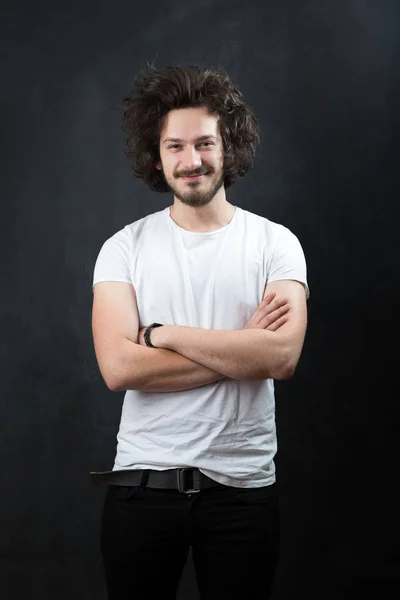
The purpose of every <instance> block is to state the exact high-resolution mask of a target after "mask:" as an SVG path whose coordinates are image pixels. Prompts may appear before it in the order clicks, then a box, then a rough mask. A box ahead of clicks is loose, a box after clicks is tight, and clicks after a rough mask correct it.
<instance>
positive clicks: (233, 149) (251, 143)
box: [122, 64, 260, 192]
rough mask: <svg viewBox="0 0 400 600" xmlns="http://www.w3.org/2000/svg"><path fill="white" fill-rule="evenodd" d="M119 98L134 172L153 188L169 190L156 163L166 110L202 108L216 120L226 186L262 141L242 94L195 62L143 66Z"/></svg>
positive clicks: (245, 166)
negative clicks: (123, 96)
mask: <svg viewBox="0 0 400 600" xmlns="http://www.w3.org/2000/svg"><path fill="white" fill-rule="evenodd" d="M134 85H135V87H134V89H133V91H132V92H131V93H129V94H128V95H127V96H126V97H125V98H124V99H123V118H122V129H123V130H124V131H125V132H126V133H127V134H128V135H127V137H126V138H125V141H126V146H127V149H126V150H125V151H124V154H125V155H126V156H127V157H129V158H133V159H134V162H133V166H132V169H133V171H134V173H135V176H136V177H138V178H140V179H143V181H144V183H146V184H147V185H148V186H149V187H150V188H151V189H153V190H155V191H157V192H168V191H170V189H169V187H168V185H167V183H166V181H165V178H164V174H163V172H162V171H161V170H159V169H157V168H156V164H157V163H158V162H159V161H160V150H159V142H160V134H161V130H162V128H163V124H164V122H165V118H166V116H167V114H168V113H169V111H171V110H174V109H178V108H188V107H206V108H207V109H208V111H209V113H210V114H212V115H215V116H216V117H217V118H218V123H219V131H220V134H221V138H222V144H223V172H224V186H225V188H228V187H229V186H231V185H232V184H233V183H235V182H236V181H237V180H238V179H239V177H243V176H244V175H245V174H246V173H247V171H248V170H249V168H250V167H251V166H252V164H253V161H254V157H255V150H256V147H257V144H258V143H259V141H260V137H259V124H258V121H257V119H256V118H255V116H254V114H253V112H252V110H251V109H250V108H249V106H247V105H246V104H245V102H244V100H243V96H242V93H241V92H240V90H239V89H238V87H237V86H236V85H235V84H234V83H233V82H232V81H231V79H230V77H229V76H228V74H227V73H226V72H225V71H224V70H223V69H211V68H202V67H197V66H186V67H179V66H174V67H166V68H163V69H156V68H155V67H154V65H149V64H147V68H146V69H143V70H141V71H139V73H138V74H137V75H136V77H135V78H134Z"/></svg>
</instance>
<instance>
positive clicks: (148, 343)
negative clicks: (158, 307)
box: [143, 323, 162, 348]
mask: <svg viewBox="0 0 400 600" xmlns="http://www.w3.org/2000/svg"><path fill="white" fill-rule="evenodd" d="M155 327H162V323H152V324H151V325H149V326H148V327H147V328H146V331H145V332H144V334H143V337H144V341H145V344H146V346H149V348H156V346H153V344H152V343H151V341H150V333H151V330H152V329H154V328H155Z"/></svg>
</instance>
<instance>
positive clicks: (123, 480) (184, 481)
mask: <svg viewBox="0 0 400 600" xmlns="http://www.w3.org/2000/svg"><path fill="white" fill-rule="evenodd" d="M90 476H91V479H92V484H93V485H99V484H101V483H104V484H107V485H132V486H135V485H141V483H142V481H143V477H145V481H146V486H147V487H149V488H159V489H175V490H179V491H180V492H182V493H183V494H194V493H197V492H199V491H200V490H203V489H205V488H209V487H212V486H214V485H221V484H219V483H218V482H217V481H214V480H213V479H210V477H207V475H204V473H202V472H201V471H199V469H192V468H184V469H166V470H164V471H154V470H152V469H146V470H143V469H135V470H132V469H129V470H117V471H103V472H101V473H96V472H91V473H90Z"/></svg>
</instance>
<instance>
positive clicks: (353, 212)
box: [0, 0, 400, 600]
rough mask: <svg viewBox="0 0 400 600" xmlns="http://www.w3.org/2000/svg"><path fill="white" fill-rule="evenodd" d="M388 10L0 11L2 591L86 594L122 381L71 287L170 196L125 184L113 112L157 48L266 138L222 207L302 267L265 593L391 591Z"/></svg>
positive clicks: (100, 589) (392, 150) (395, 33)
mask: <svg viewBox="0 0 400 600" xmlns="http://www.w3.org/2000/svg"><path fill="white" fill-rule="evenodd" d="M399 18H400V10H399V3H398V2H395V1H390V0H384V1H383V0H382V1H378V0H376V1H375V2H374V1H372V0H347V1H345V0H339V1H336V2H335V1H332V0H329V1H318V0H303V1H302V2H298V1H296V0H293V1H290V0H280V2H272V1H270V0H268V1H264V2H262V1H261V0H260V1H259V2H256V1H254V0H248V1H247V2H239V1H238V0H221V1H218V0H212V1H210V0H203V1H202V2H198V3H183V2H182V3H178V2H172V1H171V0H168V1H162V0H157V1H156V2H155V3H140V4H139V3H137V2H134V1H132V0H130V1H129V2H128V1H121V0H117V1H115V2H112V3H107V2H103V1H97V2H94V1H87V2H83V3H82V4H80V3H78V2H77V1H69V2H64V3H55V2H50V1H47V2H45V1H43V0H39V1H37V2H35V3H30V2H28V0H20V1H18V0H16V1H14V2H3V3H2V25H1V35H0V44H1V46H0V47H1V104H0V111H1V134H2V135H1V149H2V158H1V173H2V194H1V237H0V239H1V259H2V261H1V262H2V276H1V325H2V328H1V332H2V335H1V339H2V343H1V354H2V361H1V369H2V375H1V378H0V398H1V419H0V423H1V437H0V448H1V464H2V470H1V495H0V532H1V533H0V574H1V578H0V595H1V597H2V598H4V599H7V600H14V599H17V598H18V599H19V598H21V597H23V595H25V597H27V598H32V599H34V600H35V599H39V598H40V599H41V600H46V599H51V600H54V599H55V598H56V599H60V600H64V599H65V600H66V599H68V600H70V598H75V599H76V600H78V599H79V600H87V599H96V600H101V599H104V598H105V595H104V585H103V579H102V571H101V563H100V556H99V548H98V534H99V519H100V513H101V506H102V501H103V494H104V490H103V489H93V488H91V487H90V485H89V478H88V473H89V471H90V470H103V469H104V470H105V469H108V468H111V466H112V461H113V458H114V451H115V435H116V430H117V426H118V421H119V416H120V410H121V403H122V399H123V393H112V392H110V391H109V390H108V389H107V388H106V386H105V384H104V383H103V381H102V379H101V377H100V374H99V371H98V368H97V364H96V360H95V355H94V348H93V342H92V337H91V306H92V290H91V284H92V274H93V267H94V261H95V258H96V256H97V253H98V251H99V249H100V247H101V245H102V243H103V242H104V241H105V239H106V238H108V237H110V236H111V235H112V234H113V233H115V232H116V231H117V230H119V229H121V228H122V227H123V226H124V225H125V224H127V223H130V222H132V221H134V220H136V219H139V218H141V217H142V216H145V215H146V214H148V213H150V212H154V211H156V210H161V209H162V208H164V207H165V206H167V204H169V203H170V201H171V197H170V196H169V195H167V194H156V193H153V192H151V191H150V190H148V189H147V188H146V187H145V186H144V185H143V184H142V182H140V181H139V180H137V179H135V178H134V176H133V174H132V172H131V167H130V164H129V162H128V160H127V159H126V158H125V157H124V155H123V135H124V134H123V132H122V130H121V128H120V118H121V114H120V112H118V110H117V109H118V107H119V106H120V105H121V99H122V97H123V96H124V94H125V93H126V92H127V91H129V90H130V88H131V84H132V80H133V75H134V73H135V72H136V71H137V69H139V68H140V67H141V66H143V65H144V64H145V62H146V61H152V60H154V59H155V63H156V65H157V66H167V65H170V64H199V65H203V66H205V65H215V66H221V67H223V68H225V69H227V70H228V72H229V73H230V74H231V76H232V78H233V79H234V80H235V81H236V82H237V83H238V84H239V86H240V88H241V89H242V91H243V93H244V95H245V97H246V99H247V101H248V102H249V104H250V105H251V106H252V107H253V109H254V110H255V112H256V114H257V116H258V118H259V120H260V124H261V130H262V145H261V148H260V151H259V153H258V156H257V159H256V162H255V165H254V168H253V169H252V170H251V171H250V172H249V174H248V175H247V176H246V178H245V179H243V180H241V181H240V182H239V183H238V184H237V185H235V186H233V187H232V188H231V189H230V190H229V192H228V199H229V200H230V201H231V202H232V203H233V204H238V205H239V206H241V207H242V208H245V209H248V210H250V211H253V212H256V213H258V214H261V215H263V216H266V217H267V218H269V219H271V220H274V221H278V222H281V223H283V224H284V225H286V226H287V227H289V228H290V229H292V230H293V231H294V232H295V233H296V235H298V237H299V238H300V240H301V242H302V245H303V248H304V251H305V254H306V258H307V263H308V273H309V284H310V289H311V297H310V300H309V304H308V308H309V328H308V332H307V337H306V343H305V346H304V351H303V355H302V358H301V361H300V363H299V366H298V369H297V371H296V374H295V376H294V378H293V379H292V380H290V381H287V382H278V384H277V386H276V390H277V391H276V399H277V428H278V441H279V451H278V456H277V467H278V484H279V490H280V501H281V519H282V551H281V558H280V562H279V569H278V574H277V580H276V587H275V594H274V600H281V599H285V600H286V599H293V598H302V597H308V598H311V597H315V598H320V599H326V598H335V599H342V598H353V597H356V595H357V594H356V592H360V591H363V592H364V597H366V595H365V593H366V592H371V593H372V591H374V593H376V594H377V595H376V597H377V598H383V597H385V598H386V597H389V596H388V595H387V590H388V589H389V587H390V586H395V587H396V586H398V584H399V580H398V578H399V576H400V575H399V568H400V567H399V565H400V552H399V545H398V544H397V542H396V540H397V537H398V536H399V533H400V532H399V526H398V518H397V513H398V505H399V496H396V492H395V491H396V483H397V482H396V477H397V473H398V467H399V460H398V458H399V457H398V450H397V439H398V435H397V422H396V419H395V416H394V407H395V405H396V404H397V402H398V398H399V393H398V391H397V389H396V387H394V386H393V387H392V386H391V384H392V383H394V381H395V378H396V375H397V372H396V366H395V359H396V353H397V354H398V350H396V349H392V348H391V346H390V342H391V338H392V337H393V340H394V341H395V342H396V336H395V334H394V328H395V325H396V319H397V316H396V312H395V309H396V308H397V304H398V301H397V298H396V293H397V292H398V283H399V273H398V258H399V244H398V233H397V224H396V219H395V210H394V209H395V203H396V202H397V200H398V195H399V194H398V191H399V190H398V187H399V186H398V181H399V179H398V175H397V173H396V166H397V162H398V159H399V117H400V115H399V105H398V94H397V92H398V89H399V81H400V71H399V66H400V61H399V58H400V50H399V36H400V20H399ZM156 572H157V566H156V565H155V574H156ZM133 586H134V582H133ZM197 597H198V596H197V591H196V589H195V584H194V576H193V569H192V565H191V562H190V561H189V563H188V565H187V569H186V570H185V574H184V579H183V582H182V585H181V589H180V598H181V599H182V598H185V599H187V600H189V599H195V598H197ZM392 597H394V596H392Z"/></svg>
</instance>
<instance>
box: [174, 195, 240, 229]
mask: <svg viewBox="0 0 400 600" xmlns="http://www.w3.org/2000/svg"><path fill="white" fill-rule="evenodd" d="M235 209H236V207H235V206H233V204H231V203H230V202H228V201H227V200H226V198H225V197H222V196H220V197H218V194H217V195H216V196H215V197H214V198H213V199H212V200H211V202H209V203H208V204H206V205H205V206H198V207H193V206H188V205H187V204H184V203H183V202H181V201H180V200H179V199H178V198H175V197H174V204H173V205H172V206H171V207H170V215H171V218H172V219H173V220H174V221H175V223H176V224H177V225H179V227H182V229H186V230H187V231H193V232H196V231H197V232H199V233H202V232H207V231H215V230H217V229H221V228H222V227H225V225H228V223H230V222H231V220H232V217H233V215H234V213H235Z"/></svg>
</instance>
